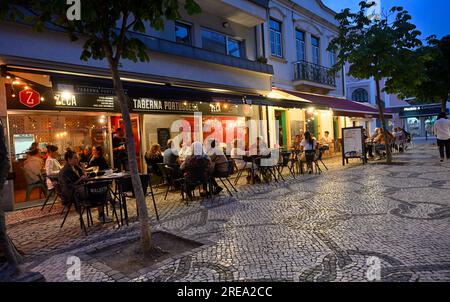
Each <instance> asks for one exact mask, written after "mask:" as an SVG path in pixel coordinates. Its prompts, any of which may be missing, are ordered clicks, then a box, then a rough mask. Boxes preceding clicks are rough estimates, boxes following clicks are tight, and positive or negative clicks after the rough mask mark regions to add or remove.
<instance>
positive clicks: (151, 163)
mask: <svg viewBox="0 0 450 302" xmlns="http://www.w3.org/2000/svg"><path fill="white" fill-rule="evenodd" d="M144 158H145V162H146V163H147V173H148V174H155V175H158V176H160V177H161V176H162V173H161V171H160V170H159V168H158V164H160V163H162V162H164V157H163V154H162V152H161V146H160V145H159V144H153V145H152V146H151V148H150V150H148V151H147V152H146V153H145V156H144Z"/></svg>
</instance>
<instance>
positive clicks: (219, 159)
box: [204, 139, 228, 195]
mask: <svg viewBox="0 0 450 302" xmlns="http://www.w3.org/2000/svg"><path fill="white" fill-rule="evenodd" d="M206 154H207V155H208V156H209V158H210V159H211V162H212V164H213V168H212V175H213V176H215V177H220V176H221V175H228V159H227V157H226V156H225V154H223V149H222V148H221V147H220V146H219V144H218V142H217V140H215V139H213V140H211V142H210V144H209V150H208V151H207V153H206ZM212 184H213V186H214V188H215V189H214V194H215V195H217V194H219V193H220V192H221V191H222V190H223V188H222V187H220V186H219V185H218V184H217V182H216V179H215V178H214V177H213V179H212ZM204 189H205V191H206V188H204Z"/></svg>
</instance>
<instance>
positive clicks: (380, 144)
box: [373, 128, 395, 159]
mask: <svg viewBox="0 0 450 302" xmlns="http://www.w3.org/2000/svg"><path fill="white" fill-rule="evenodd" d="M384 133H386V136H387V139H388V142H386V140H385V138H384V135H383V134H384ZM394 139H395V138H394V136H393V135H392V134H391V133H390V132H389V131H385V130H383V129H381V128H380V129H379V130H378V135H377V137H375V139H374V140H373V142H374V144H375V154H376V155H377V156H378V159H381V157H382V152H381V151H386V147H387V146H389V145H390V144H391V143H392V142H393V141H394Z"/></svg>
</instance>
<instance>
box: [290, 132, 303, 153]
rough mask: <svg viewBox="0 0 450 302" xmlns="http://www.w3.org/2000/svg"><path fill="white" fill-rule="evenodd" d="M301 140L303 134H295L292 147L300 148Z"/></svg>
mask: <svg viewBox="0 0 450 302" xmlns="http://www.w3.org/2000/svg"><path fill="white" fill-rule="evenodd" d="M302 140H303V134H297V135H296V136H295V139H294V144H293V146H292V149H294V150H300V144H301V142H302Z"/></svg>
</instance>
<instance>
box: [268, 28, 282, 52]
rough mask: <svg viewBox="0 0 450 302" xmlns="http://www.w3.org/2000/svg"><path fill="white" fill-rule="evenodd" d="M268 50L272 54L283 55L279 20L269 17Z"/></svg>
mask: <svg viewBox="0 0 450 302" xmlns="http://www.w3.org/2000/svg"><path fill="white" fill-rule="evenodd" d="M270 52H271V54H272V56H275V57H280V58H281V57H283V49H282V46H281V22H279V21H277V20H274V19H270Z"/></svg>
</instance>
